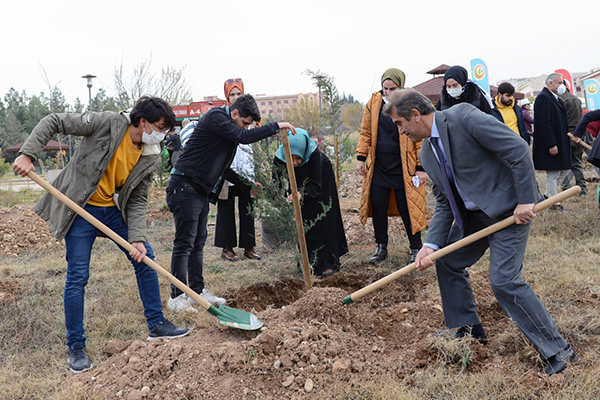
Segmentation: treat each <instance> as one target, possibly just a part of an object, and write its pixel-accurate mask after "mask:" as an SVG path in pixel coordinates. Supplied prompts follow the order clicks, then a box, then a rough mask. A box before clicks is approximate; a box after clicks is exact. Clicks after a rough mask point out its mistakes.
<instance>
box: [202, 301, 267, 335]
mask: <svg viewBox="0 0 600 400" xmlns="http://www.w3.org/2000/svg"><path fill="white" fill-rule="evenodd" d="M207 311H208V312H209V313H211V314H212V315H214V316H216V317H217V318H218V319H219V322H220V323H221V324H223V325H227V326H231V327H232V328H237V329H243V330H246V331H255V330H257V329H260V328H261V327H262V326H263V325H264V324H263V323H262V321H260V320H259V319H258V318H257V317H256V315H254V314H251V313H249V312H246V311H242V310H238V309H236V308H232V307H228V306H224V305H221V306H219V308H217V307H215V306H213V305H211V306H210V308H209V309H208V310H207Z"/></svg>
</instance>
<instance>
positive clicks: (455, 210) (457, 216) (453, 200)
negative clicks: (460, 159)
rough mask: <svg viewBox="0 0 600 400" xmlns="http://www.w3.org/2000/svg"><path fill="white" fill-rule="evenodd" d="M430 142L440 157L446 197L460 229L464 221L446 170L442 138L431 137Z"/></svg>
mask: <svg viewBox="0 0 600 400" xmlns="http://www.w3.org/2000/svg"><path fill="white" fill-rule="evenodd" d="M429 141H430V142H431V144H432V145H433V147H434V148H435V152H436V153H437V155H438V161H439V163H440V169H441V170H442V179H443V180H444V189H445V190H446V197H447V198H448V202H449V203H450V209H451V210H452V215H454V222H456V225H458V227H459V228H461V229H462V227H463V220H462V218H461V216H460V212H459V211H458V205H457V204H456V198H455V197H454V191H453V190H452V184H451V183H450V179H448V170H447V169H446V163H445V162H444V153H442V149H441V147H440V143H439V142H440V138H436V137H431V138H429Z"/></svg>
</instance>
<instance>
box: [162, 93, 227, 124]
mask: <svg viewBox="0 0 600 400" xmlns="http://www.w3.org/2000/svg"><path fill="white" fill-rule="evenodd" d="M224 105H225V100H221V99H219V98H218V97H217V96H207V97H205V98H204V100H203V101H194V102H191V103H190V104H188V105H179V106H173V112H174V113H175V118H176V119H177V121H178V122H179V121H183V120H184V119H186V118H187V119H189V120H190V121H193V120H197V119H200V117H202V116H203V115H204V114H206V112H207V111H208V110H210V109H211V108H213V107H223V106H224Z"/></svg>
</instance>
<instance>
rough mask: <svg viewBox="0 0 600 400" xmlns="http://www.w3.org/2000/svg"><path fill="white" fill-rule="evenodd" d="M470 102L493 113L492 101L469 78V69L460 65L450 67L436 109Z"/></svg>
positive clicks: (445, 75) (487, 112)
mask: <svg viewBox="0 0 600 400" xmlns="http://www.w3.org/2000/svg"><path fill="white" fill-rule="evenodd" d="M459 103H470V104H473V105H474V106H475V107H477V108H479V109H480V110H481V111H483V112H484V113H486V114H490V115H491V114H492V106H491V101H490V100H489V98H488V96H487V94H486V93H485V92H484V91H483V89H481V88H480V87H479V85H477V84H476V83H475V82H472V81H470V80H468V73H467V70H466V69H464V68H463V67H461V66H460V65H455V66H453V67H450V68H448V70H447V71H446V73H445V74H444V86H443V87H442V93H441V94H440V101H438V102H437V104H436V107H435V108H436V109H437V110H439V111H441V110H447V109H448V108H450V107H452V106H453V105H455V104H459Z"/></svg>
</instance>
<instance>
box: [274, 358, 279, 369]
mask: <svg viewBox="0 0 600 400" xmlns="http://www.w3.org/2000/svg"><path fill="white" fill-rule="evenodd" d="M279 367H281V360H276V361H275V362H274V363H273V368H275V369H279Z"/></svg>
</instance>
